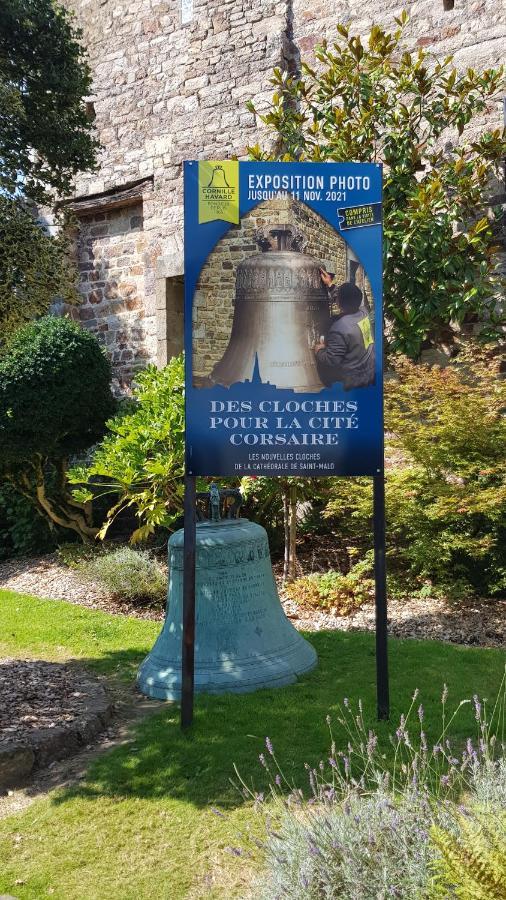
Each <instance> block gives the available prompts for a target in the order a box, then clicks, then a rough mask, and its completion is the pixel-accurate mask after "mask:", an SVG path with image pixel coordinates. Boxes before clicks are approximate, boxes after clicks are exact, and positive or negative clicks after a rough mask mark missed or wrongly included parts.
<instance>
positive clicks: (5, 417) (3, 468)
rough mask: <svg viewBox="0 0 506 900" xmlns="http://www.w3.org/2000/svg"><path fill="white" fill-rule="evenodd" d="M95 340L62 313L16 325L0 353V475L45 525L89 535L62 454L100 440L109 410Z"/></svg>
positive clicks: (86, 515) (103, 363) (104, 363)
mask: <svg viewBox="0 0 506 900" xmlns="http://www.w3.org/2000/svg"><path fill="white" fill-rule="evenodd" d="M110 377H111V369H110V364H109V362H108V360H107V358H106V356H105V354H104V353H103V351H102V349H101V348H100V346H99V344H98V342H97V340H96V338H95V337H94V336H93V335H92V334H90V332H88V331H85V330H84V329H83V328H81V327H80V326H78V325H77V324H76V323H74V322H71V321H70V320H69V319H65V318H51V317H48V318H43V319H40V320H39V321H38V322H33V323H31V324H30V325H27V326H25V327H24V328H22V329H20V331H18V332H17V333H16V335H15V336H14V338H13V339H12V341H11V343H10V344H9V347H8V350H7V352H6V353H5V354H4V355H3V356H2V357H0V473H1V475H2V477H3V479H4V480H5V481H7V482H8V483H9V484H11V485H12V487H14V488H15V490H16V491H18V493H20V494H21V495H22V496H24V497H26V498H27V499H28V500H29V501H30V502H31V503H32V504H33V505H34V507H35V508H36V510H37V512H39V513H40V514H42V515H44V516H45V517H46V518H47V520H48V521H49V523H50V525H51V526H53V525H58V526H60V527H62V528H69V529H71V530H72V531H75V532H77V534H79V536H80V537H81V538H83V539H90V538H92V537H94V536H95V534H96V531H95V529H94V528H93V527H92V524H91V520H90V510H89V508H88V506H87V505H86V504H85V503H80V502H76V500H75V499H74V498H73V497H72V496H71V494H70V492H69V490H68V485H67V477H66V473H67V467H68V459H69V456H70V455H71V454H73V453H76V452H77V451H80V450H82V449H83V448H85V447H88V446H89V445H90V444H93V443H94V442H95V441H96V440H98V438H99V437H101V435H102V433H103V430H104V426H105V422H106V419H107V417H108V416H110V415H111V413H112V412H113V409H114V401H113V397H112V395H111V392H110V387H109V383H110Z"/></svg>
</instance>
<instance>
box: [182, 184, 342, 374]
mask: <svg viewBox="0 0 506 900" xmlns="http://www.w3.org/2000/svg"><path fill="white" fill-rule="evenodd" d="M287 224H291V225H297V226H298V227H299V228H300V229H301V231H302V232H303V233H304V236H305V237H306V238H307V239H308V243H307V245H306V248H305V251H304V252H305V253H307V254H309V256H312V257H314V258H315V259H316V260H318V261H319V262H320V263H321V264H322V265H324V266H327V267H328V269H329V270H331V271H334V272H336V277H337V279H338V280H339V281H345V280H346V246H345V244H344V241H343V240H342V239H341V238H340V237H339V235H337V234H336V232H335V231H334V230H333V229H332V228H331V227H330V226H329V225H328V224H327V223H326V222H324V221H323V220H322V219H321V218H320V216H318V215H317V214H316V213H314V212H313V211H312V210H311V209H309V207H307V206H304V204H302V203H298V202H297V201H294V200H292V199H290V198H285V197H283V198H279V199H275V200H269V201H266V202H265V203H261V204H259V205H258V206H256V207H255V208H254V209H253V210H252V211H251V212H250V213H248V214H247V215H246V216H244V218H243V219H242V221H241V223H240V225H237V226H236V225H233V226H232V227H231V228H230V230H229V231H228V232H227V234H226V235H225V237H223V238H222V239H221V241H219V242H218V244H217V245H216V247H215V249H214V251H213V253H212V254H211V256H210V257H209V258H208V260H207V262H206V264H205V266H204V267H203V269H202V272H201V274H200V278H199V281H198V283H197V290H196V292H195V297H194V308H193V313H194V332H193V333H194V341H193V366H194V373H195V375H196V376H206V375H209V374H210V372H211V370H212V368H213V366H214V365H215V364H216V363H217V362H219V360H220V359H221V358H222V356H223V354H224V352H225V350H226V348H227V346H228V341H229V338H230V332H231V329H232V320H233V316H234V306H233V300H234V295H235V276H236V268H237V264H238V263H239V262H241V260H243V259H246V258H247V257H249V256H255V255H257V254H258V253H259V252H260V250H259V248H258V245H257V244H256V243H255V238H254V233H255V231H256V230H257V229H260V228H262V229H263V228H271V227H274V226H276V225H287Z"/></svg>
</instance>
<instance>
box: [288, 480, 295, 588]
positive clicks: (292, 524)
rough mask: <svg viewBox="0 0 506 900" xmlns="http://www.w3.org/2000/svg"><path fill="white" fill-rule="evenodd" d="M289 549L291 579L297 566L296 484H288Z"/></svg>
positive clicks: (289, 575) (289, 574) (289, 573)
mask: <svg viewBox="0 0 506 900" xmlns="http://www.w3.org/2000/svg"><path fill="white" fill-rule="evenodd" d="M289 539H290V549H289V554H288V555H289V560H290V561H289V567H288V577H289V579H290V581H291V580H293V579H294V578H295V577H296V574H297V573H296V566H297V546H296V544H297V485H296V484H291V485H290V535H289Z"/></svg>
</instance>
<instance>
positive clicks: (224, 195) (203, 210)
mask: <svg viewBox="0 0 506 900" xmlns="http://www.w3.org/2000/svg"><path fill="white" fill-rule="evenodd" d="M215 219H221V220H222V221H224V222H233V223H234V224H236V225H238V224H239V163H238V162H237V160H205V161H200V162H199V223H202V222H212V221H214V220H215Z"/></svg>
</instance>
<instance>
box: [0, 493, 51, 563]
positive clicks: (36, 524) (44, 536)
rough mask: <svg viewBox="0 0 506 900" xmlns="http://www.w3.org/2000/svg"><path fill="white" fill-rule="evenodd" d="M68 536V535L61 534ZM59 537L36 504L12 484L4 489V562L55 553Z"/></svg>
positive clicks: (0, 546) (0, 537) (0, 520)
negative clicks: (38, 512) (19, 492)
mask: <svg viewBox="0 0 506 900" xmlns="http://www.w3.org/2000/svg"><path fill="white" fill-rule="evenodd" d="M60 533H61V534H62V535H63V534H68V532H63V531H62V532H60ZM56 542H57V534H55V531H54V530H51V529H50V528H49V525H48V522H47V519H46V518H43V517H42V516H40V515H38V514H37V513H36V512H35V510H34V508H33V504H32V503H30V501H29V500H27V499H26V497H22V496H21V494H18V492H17V491H15V490H14V488H13V487H12V486H11V485H9V484H3V485H2V486H1V487H0V559H9V558H11V557H15V556H39V555H40V554H42V553H51V551H52V550H54V549H55V547H56Z"/></svg>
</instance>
